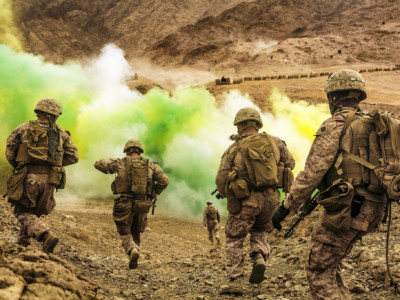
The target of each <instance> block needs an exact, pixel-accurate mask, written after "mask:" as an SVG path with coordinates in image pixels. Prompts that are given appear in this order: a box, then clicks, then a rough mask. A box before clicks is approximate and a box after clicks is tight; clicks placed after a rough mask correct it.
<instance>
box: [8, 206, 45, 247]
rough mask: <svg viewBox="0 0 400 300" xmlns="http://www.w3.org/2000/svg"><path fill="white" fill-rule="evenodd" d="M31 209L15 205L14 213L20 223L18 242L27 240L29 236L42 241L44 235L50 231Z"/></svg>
mask: <svg viewBox="0 0 400 300" xmlns="http://www.w3.org/2000/svg"><path fill="white" fill-rule="evenodd" d="M32 211H33V209H27V208H24V207H21V206H19V205H18V204H17V205H16V207H15V211H14V214H15V216H16V217H17V219H18V222H19V224H20V233H19V237H18V242H20V241H21V242H23V241H29V240H30V238H35V239H36V240H37V241H39V242H42V241H43V238H44V236H45V235H46V234H47V233H48V232H49V231H50V228H49V227H48V226H47V225H46V224H45V223H43V222H42V220H40V218H39V217H38V216H37V215H36V214H34V213H33V212H32Z"/></svg>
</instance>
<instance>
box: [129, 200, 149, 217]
mask: <svg viewBox="0 0 400 300" xmlns="http://www.w3.org/2000/svg"><path fill="white" fill-rule="evenodd" d="M151 205H152V204H151V201H150V200H135V202H134V204H133V212H134V214H135V215H139V214H147V213H148V212H149V211H150V207H151Z"/></svg>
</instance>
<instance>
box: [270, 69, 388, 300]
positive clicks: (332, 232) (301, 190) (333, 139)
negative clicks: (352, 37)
mask: <svg viewBox="0 0 400 300" xmlns="http://www.w3.org/2000/svg"><path fill="white" fill-rule="evenodd" d="M325 92H326V93H327V97H328V101H329V108H330V111H331V113H332V117H330V118H329V119H327V120H326V121H325V122H324V123H323V124H322V125H321V127H320V128H319V129H318V131H317V133H316V134H315V136H316V137H315V139H314V142H313V144H312V146H311V149H310V153H309V154H308V157H307V161H306V164H305V167H304V170H303V171H302V172H300V173H299V175H298V176H297V178H296V180H295V182H294V184H293V186H292V188H291V190H290V194H289V195H288V197H287V198H286V200H285V201H284V202H283V203H282V205H281V206H280V207H279V208H278V210H277V211H276V212H275V214H274V218H273V222H274V226H275V227H276V228H277V229H280V228H281V225H280V222H281V221H282V220H283V219H284V218H285V217H286V216H287V215H288V214H289V212H290V211H296V210H297V209H298V208H299V207H300V205H301V204H302V203H305V202H307V201H308V199H310V197H311V195H312V193H313V192H314V190H315V189H316V188H318V190H319V191H320V192H322V194H320V197H319V200H318V201H319V203H320V204H321V205H322V206H324V208H325V209H324V211H323V212H322V214H321V215H320V218H319V220H318V223H317V224H316V225H315V226H314V229H313V233H312V237H311V246H310V252H309V257H308V259H307V260H306V272H307V279H308V283H309V287H310V292H311V295H312V297H313V299H332V300H333V299H338V300H339V299H351V295H350V291H349V288H348V287H347V285H346V284H345V282H344V278H343V275H342V260H343V258H345V257H346V256H347V255H348V254H349V253H350V251H351V249H352V248H353V246H354V244H355V243H356V242H357V241H358V240H360V239H361V237H362V236H364V235H365V234H367V233H368V232H371V231H372V230H374V229H376V228H377V227H378V225H379V223H380V222H381V220H382V217H383V214H384V207H385V193H386V191H385V190H383V188H382V186H381V185H380V183H379V181H378V179H377V178H376V176H375V174H374V172H373V171H372V170H369V169H367V168H365V167H364V166H363V165H361V164H360V163H359V161H360V160H359V159H357V157H356V156H358V155H361V157H364V159H368V161H369V162H374V164H376V163H378V161H379V158H380V156H379V155H378V154H379V150H378V148H379V147H378V144H377V141H376V140H375V141H374V138H373V136H374V134H375V137H376V132H375V130H376V129H375V126H374V122H373V120H372V118H371V116H370V115H369V114H367V113H365V112H363V111H362V110H361V109H360V108H359V106H358V105H359V103H360V101H363V100H364V99H366V98H367V93H366V89H365V82H364V79H363V77H362V76H361V74H359V73H358V72H356V71H353V70H349V69H342V70H339V71H337V72H334V73H333V74H331V75H330V76H329V78H328V80H327V82H326V86H325ZM364 155H365V156H364ZM368 156H369V157H368ZM366 157H367V158H366ZM374 160H376V161H374ZM332 208H334V210H332Z"/></svg>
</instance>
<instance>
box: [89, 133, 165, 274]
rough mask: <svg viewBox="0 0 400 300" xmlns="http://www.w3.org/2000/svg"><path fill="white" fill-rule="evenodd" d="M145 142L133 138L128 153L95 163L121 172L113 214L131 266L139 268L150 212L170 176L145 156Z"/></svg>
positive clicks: (102, 168)
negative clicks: (142, 242) (141, 243)
mask: <svg viewBox="0 0 400 300" xmlns="http://www.w3.org/2000/svg"><path fill="white" fill-rule="evenodd" d="M143 152H144V150H143V146H142V144H141V143H140V141H138V140H129V141H127V142H126V144H125V147H124V153H126V156H125V157H124V158H122V159H119V158H110V159H102V160H98V161H96V162H95V164H94V167H95V168H96V169H97V170H99V171H101V172H103V173H105V174H114V173H117V177H116V179H115V180H114V181H113V183H112V185H111V189H112V192H113V193H114V194H119V195H120V196H119V197H118V198H116V199H115V200H114V209H113V217H114V222H115V225H116V226H117V231H118V233H119V236H120V238H121V241H122V247H123V248H124V250H125V252H126V254H127V255H128V256H129V268H130V269H136V268H137V266H138V259H139V246H140V234H141V233H143V232H144V230H145V229H146V227H147V213H148V212H149V210H150V207H151V206H152V201H151V200H153V201H155V198H156V197H157V195H159V194H160V193H161V192H162V191H163V190H164V189H165V188H166V187H167V185H168V183H169V179H168V177H167V175H166V174H165V173H164V171H163V170H162V169H161V167H160V166H159V165H158V164H157V163H156V162H151V161H149V160H148V159H147V158H145V157H143V156H141V155H142V153H143Z"/></svg>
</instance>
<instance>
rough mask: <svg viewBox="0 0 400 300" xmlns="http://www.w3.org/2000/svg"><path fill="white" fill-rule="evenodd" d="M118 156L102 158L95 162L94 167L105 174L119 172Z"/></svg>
mask: <svg viewBox="0 0 400 300" xmlns="http://www.w3.org/2000/svg"><path fill="white" fill-rule="evenodd" d="M118 161H119V159H118V158H109V159H100V160H98V161H96V162H95V163H94V167H95V168H96V169H97V170H99V171H100V172H103V173H105V174H112V173H115V172H117V169H118Z"/></svg>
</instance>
